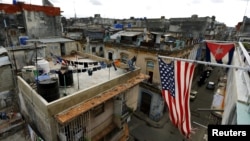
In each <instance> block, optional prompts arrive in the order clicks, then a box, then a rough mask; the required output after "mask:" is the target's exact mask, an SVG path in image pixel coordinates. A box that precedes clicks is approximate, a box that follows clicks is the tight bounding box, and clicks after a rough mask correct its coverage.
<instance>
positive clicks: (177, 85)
mask: <svg viewBox="0 0 250 141" xmlns="http://www.w3.org/2000/svg"><path fill="white" fill-rule="evenodd" d="M194 69H195V65H194V63H189V62H183V61H174V62H173V64H166V63H165V62H164V61H163V60H162V59H161V58H159V70H160V77H161V83H162V95H163V98H164V99H165V101H166V104H167V106H168V109H169V117H170V120H171V121H172V123H173V124H174V125H175V126H176V127H177V128H179V130H180V132H181V133H182V134H183V135H184V136H185V137H186V138H189V137H190V133H191V120H190V108H189V97H190V96H189V94H190V88H191V84H192V79H193V72H194ZM171 71H172V72H173V75H172V73H171ZM172 79H173V80H172Z"/></svg>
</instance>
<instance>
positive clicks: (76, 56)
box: [76, 54, 80, 90]
mask: <svg viewBox="0 0 250 141" xmlns="http://www.w3.org/2000/svg"><path fill="white" fill-rule="evenodd" d="M76 62H78V57H77V54H76ZM78 64H79V63H78ZM78 64H77V65H76V67H77V82H78V83H77V84H78V90H79V89H80V88H79V72H78Z"/></svg>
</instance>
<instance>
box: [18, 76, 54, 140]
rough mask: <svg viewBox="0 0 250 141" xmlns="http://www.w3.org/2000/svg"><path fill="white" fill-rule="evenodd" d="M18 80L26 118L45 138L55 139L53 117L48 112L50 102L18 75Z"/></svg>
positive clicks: (20, 104) (21, 105) (21, 102)
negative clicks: (52, 125)
mask: <svg viewBox="0 0 250 141" xmlns="http://www.w3.org/2000/svg"><path fill="white" fill-rule="evenodd" d="M17 82H18V88H19V94H18V96H19V106H20V110H21V111H20V112H21V113H22V115H23V116H24V117H25V120H26V121H27V122H28V123H29V124H31V125H32V126H33V127H34V128H35V129H37V130H38V131H39V132H40V134H41V135H42V136H43V137H44V138H45V140H53V139H52V137H53V130H52V128H51V126H50V123H52V121H53V119H52V118H53V117H51V116H50V115H49V114H48V110H47V104H48V103H47V102H46V101H45V100H44V99H43V98H42V97H41V96H40V95H39V94H38V93H37V92H36V91H35V90H34V89H32V88H31V87H30V86H29V85H28V84H27V83H26V82H25V81H24V80H23V79H22V78H21V77H19V76H18V80H17ZM51 120H52V121H51ZM54 131H55V130H54Z"/></svg>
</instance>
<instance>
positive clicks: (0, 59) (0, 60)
mask: <svg viewBox="0 0 250 141" xmlns="http://www.w3.org/2000/svg"><path fill="white" fill-rule="evenodd" d="M9 64H10V60H9V57H8V56H3V57H0V67H1V66H4V65H9Z"/></svg>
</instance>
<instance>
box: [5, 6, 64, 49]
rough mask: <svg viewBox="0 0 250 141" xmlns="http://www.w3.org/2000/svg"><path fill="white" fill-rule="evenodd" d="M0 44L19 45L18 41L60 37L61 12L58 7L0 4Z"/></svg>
mask: <svg viewBox="0 0 250 141" xmlns="http://www.w3.org/2000/svg"><path fill="white" fill-rule="evenodd" d="M0 9H1V13H0V20H1V21H3V22H1V23H0V27H1V29H0V31H1V33H0V44H2V45H4V46H15V45H20V44H21V42H20V39H21V38H22V37H23V36H25V37H27V38H29V39H33V38H39V37H52V36H61V35H62V27H61V11H60V8H58V7H52V6H38V5H31V4H25V3H22V2H17V3H16V4H2V3H1V4H0Z"/></svg>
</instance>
